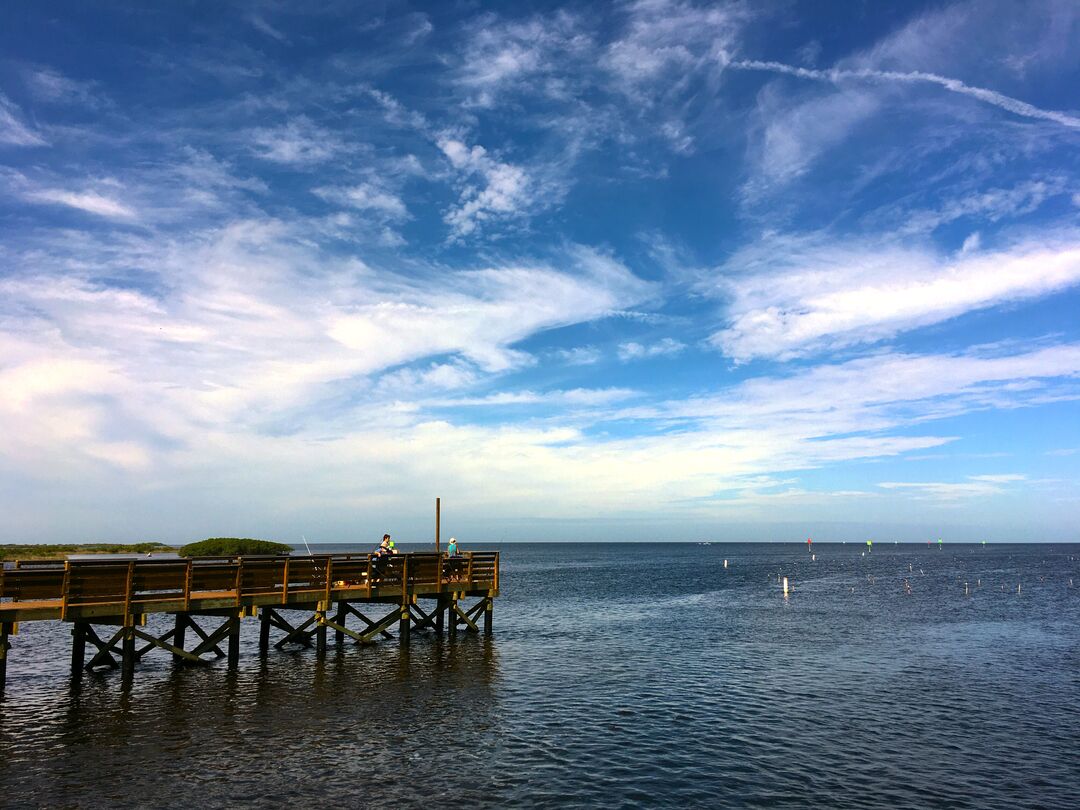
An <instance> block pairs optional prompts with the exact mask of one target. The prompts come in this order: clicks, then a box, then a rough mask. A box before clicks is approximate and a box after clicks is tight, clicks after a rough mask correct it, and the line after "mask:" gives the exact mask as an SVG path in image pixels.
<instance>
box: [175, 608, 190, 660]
mask: <svg viewBox="0 0 1080 810" xmlns="http://www.w3.org/2000/svg"><path fill="white" fill-rule="evenodd" d="M186 639H187V614H186V613H177V614H176V616H175V617H174V620H173V645H174V646H175V647H177V649H180V650H182V649H184V641H185V640H186ZM173 663H174V664H182V663H184V656H182V655H180V654H179V653H177V652H174V653H173Z"/></svg>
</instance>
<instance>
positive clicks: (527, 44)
mask: <svg viewBox="0 0 1080 810" xmlns="http://www.w3.org/2000/svg"><path fill="white" fill-rule="evenodd" d="M594 47H595V43H594V42H593V39H592V36H591V35H590V34H589V33H587V32H585V31H584V30H582V27H581V21H580V20H579V18H578V17H577V16H576V15H574V14H571V13H569V12H566V11H562V10H560V11H557V12H555V13H554V14H551V15H549V16H547V17H533V18H530V19H527V20H513V21H508V22H501V21H498V19H497V18H496V17H495V16H494V15H490V14H489V15H483V16H481V17H480V19H479V20H478V21H477V23H476V24H475V25H474V26H473V31H472V32H471V35H470V37H469V40H468V44H467V45H466V48H465V53H464V55H463V57H462V61H461V65H460V67H459V69H458V75H457V82H458V83H459V84H460V85H461V86H462V87H463V88H464V89H465V91H466V92H467V93H469V100H468V103H469V105H470V106H472V107H481V108H487V107H493V106H494V105H495V104H496V103H497V100H498V97H499V95H500V94H501V93H503V92H514V91H521V90H527V91H532V92H536V91H539V92H541V93H547V94H549V95H550V94H553V93H554V94H555V95H557V94H558V91H559V89H561V88H562V87H563V86H564V84H563V82H562V81H561V80H553V79H552V78H551V77H553V76H563V75H565V74H566V73H567V72H568V71H570V70H572V69H573V67H572V66H573V65H574V64H577V63H578V62H579V60H581V59H582V58H584V57H587V56H588V55H590V54H591V52H592V50H593V48H594Z"/></svg>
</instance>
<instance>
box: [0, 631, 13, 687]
mask: <svg viewBox="0 0 1080 810" xmlns="http://www.w3.org/2000/svg"><path fill="white" fill-rule="evenodd" d="M10 632H11V624H10V623H9V622H0V692H3V691H4V684H5V683H6V682H7V659H8V650H10V649H11V645H10V644H8V633H10Z"/></svg>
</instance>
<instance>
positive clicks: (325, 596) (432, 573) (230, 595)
mask: <svg viewBox="0 0 1080 810" xmlns="http://www.w3.org/2000/svg"><path fill="white" fill-rule="evenodd" d="M462 563H464V565H462ZM498 585H499V553H498V552H497V551H493V552H484V551H475V552H467V553H466V554H465V555H464V556H462V557H455V558H449V557H447V556H446V555H444V554H439V553H437V552H407V553H403V554H397V555H393V556H391V557H389V558H384V559H383V561H381V562H380V563H377V564H376V563H375V562H374V561H373V557H372V555H370V554H355V553H353V554H313V555H295V556H293V555H277V556H275V555H252V556H236V557H229V556H219V557H202V558H200V557H195V558H190V559H186V560H185V559H177V558H140V559H135V560H123V559H121V560H117V559H115V558H114V559H111V560H108V559H102V560H57V561H47V562H43V563H41V564H37V562H35V564H31V565H20V566H19V567H17V568H10V569H7V570H4V571H2V572H0V603H6V602H10V601H19V602H52V601H55V602H57V603H59V604H60V605H61V606H62V612H63V613H64V614H66V613H67V612H68V611H70V610H71V609H73V608H80V607H84V606H88V605H96V606H102V607H103V606H104V605H106V604H116V605H117V607H118V609H117V613H118V615H124V616H127V615H129V614H132V613H142V612H145V610H144V609H145V608H148V607H149V608H150V609H151V610H153V605H154V604H155V603H170V604H171V603H174V602H177V603H180V604H181V605H182V606H183V607H182V608H181V609H185V610H186V609H187V608H188V606H189V605H190V603H191V600H192V599H193V598H195V599H199V598H207V597H208V596H213V597H220V598H221V599H223V600H228V601H230V602H232V603H233V604H235V605H236V606H239V605H240V604H241V602H242V601H243V600H244V599H247V598H251V597H266V596H274V597H275V600H276V599H277V598H278V597H280V599H281V604H287V603H288V602H290V601H293V600H294V599H300V598H303V597H305V596H308V597H311V599H312V601H315V600H326V601H329V599H330V598H331V595H332V594H333V593H336V592H348V591H353V590H356V591H362V592H363V593H364V594H365V595H366V596H367V597H369V598H370V597H372V596H378V595H379V592H380V591H384V592H387V595H389V593H391V592H392V593H393V594H394V595H397V594H406V593H408V592H410V591H411V592H428V591H432V590H434V591H440V590H442V589H443V588H453V589H455V590H480V589H484V590H493V591H497V590H498Z"/></svg>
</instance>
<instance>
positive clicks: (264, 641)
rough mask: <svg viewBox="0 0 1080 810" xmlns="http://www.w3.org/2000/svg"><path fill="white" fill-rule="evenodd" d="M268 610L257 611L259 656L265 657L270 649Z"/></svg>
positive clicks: (266, 608) (267, 608)
mask: <svg viewBox="0 0 1080 810" xmlns="http://www.w3.org/2000/svg"><path fill="white" fill-rule="evenodd" d="M270 610H271V609H270V608H269V607H264V608H263V609H262V610H261V611H259V654H260V655H266V651H267V650H269V649H270Z"/></svg>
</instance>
